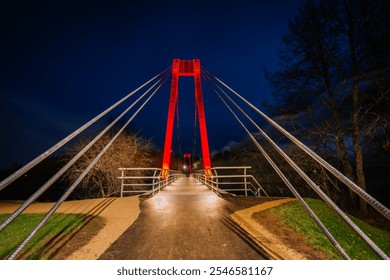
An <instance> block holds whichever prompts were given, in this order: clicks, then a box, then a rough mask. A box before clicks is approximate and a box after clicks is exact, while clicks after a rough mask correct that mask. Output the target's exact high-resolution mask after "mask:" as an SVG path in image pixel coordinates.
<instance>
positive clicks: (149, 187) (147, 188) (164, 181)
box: [118, 167, 183, 197]
mask: <svg viewBox="0 0 390 280" xmlns="http://www.w3.org/2000/svg"><path fill="white" fill-rule="evenodd" d="M118 169H119V170H120V171H121V176H120V177H118V179H120V180H121V197H123V195H124V194H138V195H142V194H151V195H155V194H156V193H158V192H159V191H161V190H162V189H164V188H165V187H166V186H168V185H170V184H172V183H173V182H174V181H176V180H177V179H179V178H180V177H182V176H183V175H182V174H181V172H179V171H176V170H169V175H168V176H167V177H166V178H162V176H161V174H162V171H163V170H162V169H161V168H155V167H131V168H123V167H122V168H118ZM126 171H145V172H147V171H153V175H150V176H147V175H142V176H125V175H126V174H125V173H126ZM134 180H142V183H140V182H134ZM149 181H151V182H149ZM135 186H137V187H140V186H143V187H144V189H142V190H134V189H133V190H126V189H125V188H126V187H135Z"/></svg>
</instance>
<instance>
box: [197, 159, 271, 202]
mask: <svg viewBox="0 0 390 280" xmlns="http://www.w3.org/2000/svg"><path fill="white" fill-rule="evenodd" d="M250 168H251V166H224V167H213V168H211V169H210V171H211V172H212V174H213V175H212V176H207V175H206V174H205V172H204V170H199V171H196V172H194V177H195V178H196V179H197V180H199V181H200V182H201V183H203V184H204V185H206V186H207V187H209V188H210V189H212V190H214V191H215V192H217V193H223V192H234V193H240V192H241V193H244V194H245V196H248V194H251V195H254V196H262V195H265V196H268V194H267V192H266V191H265V190H264V188H263V187H262V186H261V185H260V183H259V181H257V179H256V178H255V177H254V176H253V175H251V174H248V172H247V170H248V169H250ZM237 171H238V172H237Z"/></svg>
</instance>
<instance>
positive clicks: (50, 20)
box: [0, 0, 301, 168]
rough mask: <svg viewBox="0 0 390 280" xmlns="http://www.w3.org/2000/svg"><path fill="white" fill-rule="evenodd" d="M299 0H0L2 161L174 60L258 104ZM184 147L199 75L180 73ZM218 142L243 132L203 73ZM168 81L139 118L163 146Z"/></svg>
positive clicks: (31, 152)
mask: <svg viewBox="0 0 390 280" xmlns="http://www.w3.org/2000/svg"><path fill="white" fill-rule="evenodd" d="M300 2H301V1H298V0H297V1H291V0H270V1H268V0H267V1H245V0H241V1H210V0H207V1H196V0H195V1H134V0H132V1H99V0H96V1H81V0H78V1H73V0H67V1H51V0H48V1H40V0H36V1H13V0H5V1H4V0H3V1H1V2H0V97H1V99H0V119H1V123H0V125H1V140H0V144H1V145H0V168H5V167H7V166H8V165H10V164H12V163H14V162H16V161H18V162H20V163H25V162H27V161H29V160H31V159H32V158H33V157H35V156H37V155H38V154H40V153H41V152H43V151H44V150H46V149H47V148H49V147H50V146H51V145H53V144H55V143H56V142H57V141H59V140H61V139H62V138H63V137H65V136H67V135H68V134H69V133H70V132H72V131H73V130H75V129H76V128H78V127H79V126H81V125H82V124H84V123H85V122H86V121H88V120H89V119H91V118H92V117H94V116H95V115H97V114H98V113H100V112H101V111H102V110H104V109H105V108H106V107H108V106H109V105H111V104H113V103H114V102H115V101H116V100H118V99H120V98H121V97H123V96H124V95H126V94H127V93H128V92H130V91H132V90H133V89H135V88H136V87H138V86H139V85H141V84H142V83H144V82H145V81H147V80H148V79H149V78H151V77H153V76H154V75H156V74H157V73H159V72H161V71H162V70H164V69H165V68H167V67H169V66H170V65H171V64H172V59H173V58H181V59H192V58H199V59H200V60H201V64H202V66H203V67H204V68H206V69H207V70H208V71H210V72H211V73H212V74H214V75H215V76H217V77H219V78H221V79H222V80H223V81H225V82H226V83H227V84H229V85H230V86H231V87H232V88H234V89H235V90H237V91H238V92H239V93H240V94H242V95H243V96H245V97H246V98H248V99H249V100H250V101H252V102H253V103H254V104H256V105H257V106H261V104H262V101H263V99H264V98H266V99H268V100H271V101H272V97H271V94H270V89H269V88H268V87H267V83H266V81H265V79H264V74H263V71H264V69H269V70H272V69H275V67H276V66H277V49H278V47H280V46H281V36H282V35H283V34H284V33H285V32H286V31H287V25H288V21H289V19H291V18H293V17H294V16H295V15H296V13H297V10H298V5H299V3H300ZM179 83H180V87H179V89H180V90H179V96H180V97H179V98H180V106H181V109H180V111H181V117H180V118H181V126H182V128H181V130H182V142H183V143H184V147H183V152H186V151H188V150H189V149H191V148H190V147H191V141H192V140H191V139H192V137H193V136H192V130H193V82H192V80H191V79H190V78H181V79H180V82H179ZM203 87H204V99H205V108H206V116H207V124H208V131H209V139H210V140H209V142H210V149H211V150H219V149H221V148H222V147H223V146H224V145H226V144H228V143H229V142H230V141H238V140H240V139H241V138H242V137H243V134H242V129H241V128H239V127H238V126H237V125H235V124H234V120H233V118H232V117H231V116H229V115H228V113H226V112H227V111H226V109H225V108H224V106H223V105H222V103H220V102H217V99H216V97H215V96H214V95H212V93H211V91H208V90H207V88H208V86H207V84H206V83H203ZM168 97H169V83H168V84H167V85H166V86H165V87H163V88H162V89H161V90H160V91H159V92H158V95H157V96H156V97H155V98H154V99H152V102H151V103H150V104H148V106H147V107H146V108H145V110H144V111H143V112H142V114H140V115H139V116H138V117H137V118H136V119H135V120H134V124H133V126H132V127H133V128H134V129H135V130H136V131H141V134H143V135H145V136H148V137H153V138H154V140H155V142H156V144H157V146H158V147H160V148H161V147H162V143H163V140H164V133H165V123H166V114H167V104H168Z"/></svg>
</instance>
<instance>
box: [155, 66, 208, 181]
mask: <svg viewBox="0 0 390 280" xmlns="http://www.w3.org/2000/svg"><path fill="white" fill-rule="evenodd" d="M200 71H201V70H200V60H199V59H193V60H181V59H174V60H173V64H172V83H171V93H170V97H169V107H168V119H167V130H166V133H165V145H164V156H163V164H162V169H163V173H162V176H163V177H164V178H165V177H166V176H167V175H168V172H169V167H170V161H171V148H172V134H173V124H174V121H175V108H176V103H177V96H178V94H179V87H178V86H179V84H178V82H179V77H180V76H192V77H194V81H195V102H196V105H197V106H196V107H197V108H198V118H199V129H200V139H201V143H202V158H203V168H204V170H205V172H206V175H210V174H211V173H210V168H211V161H210V152H209V142H208V138H207V129H206V116H205V112H204V104H203V95H202V82H201V77H200Z"/></svg>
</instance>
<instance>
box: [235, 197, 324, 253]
mask: <svg viewBox="0 0 390 280" xmlns="http://www.w3.org/2000/svg"><path fill="white" fill-rule="evenodd" d="M293 201H296V200H295V199H290V198H287V199H286V198H285V199H277V200H272V201H268V202H265V203H262V204H258V205H255V206H253V207H250V208H247V209H244V210H240V211H237V212H235V213H234V214H232V215H231V216H232V218H233V220H234V221H235V222H237V223H238V224H239V225H240V226H241V227H242V228H244V230H246V231H247V232H248V233H249V234H250V235H251V236H252V238H254V240H255V241H256V242H258V243H259V244H260V245H261V246H262V247H264V248H265V249H266V250H267V251H268V253H269V255H270V256H271V257H272V258H274V259H287V260H306V259H309V260H327V259H329V257H328V255H327V254H326V253H324V252H323V251H320V250H318V249H315V248H314V247H313V246H311V245H310V244H308V243H307V242H306V241H305V240H304V237H303V236H302V235H300V234H299V233H297V232H295V231H294V230H293V229H291V228H290V227H288V226H287V225H284V224H283V222H282V221H281V220H280V219H279V218H278V217H275V216H273V215H271V214H269V213H267V212H265V210H267V209H270V208H273V207H278V206H281V205H283V204H285V203H289V202H293Z"/></svg>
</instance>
